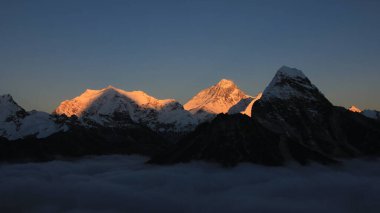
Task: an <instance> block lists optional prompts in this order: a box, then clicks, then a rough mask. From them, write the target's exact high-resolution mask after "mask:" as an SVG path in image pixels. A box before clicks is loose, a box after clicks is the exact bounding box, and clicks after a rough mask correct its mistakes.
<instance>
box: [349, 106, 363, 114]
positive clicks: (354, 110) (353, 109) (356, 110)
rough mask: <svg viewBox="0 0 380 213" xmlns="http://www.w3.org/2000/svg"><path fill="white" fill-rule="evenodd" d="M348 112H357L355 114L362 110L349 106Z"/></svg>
mask: <svg viewBox="0 0 380 213" xmlns="http://www.w3.org/2000/svg"><path fill="white" fill-rule="evenodd" d="M348 110H350V111H351V112H357V113H361V112H362V110H361V109H359V108H357V107H356V106H351V107H350V108H349V109H348Z"/></svg>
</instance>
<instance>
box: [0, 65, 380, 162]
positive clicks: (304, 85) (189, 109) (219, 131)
mask: <svg viewBox="0 0 380 213" xmlns="http://www.w3.org/2000/svg"><path fill="white" fill-rule="evenodd" d="M0 110H1V111H0V150H1V151H0V160H3V161H25V160H50V159H55V158H57V156H63V157H71V156H74V157H79V156H83V155H88V154H115V153H120V154H143V155H148V156H151V157H152V159H151V160H150V161H149V162H151V163H159V164H170V163H179V162H189V161H192V160H205V161H212V162H217V163H221V164H223V165H225V166H233V165H236V164H238V163H240V162H253V163H259V164H264V165H283V164H284V163H286V162H290V161H296V162H299V163H301V164H307V163H309V162H319V163H326V164H328V163H335V162H338V161H339V159H341V158H352V157H359V156H369V155H370V156H378V155H379V154H380V122H379V120H380V113H379V112H377V111H374V110H364V111H361V110H359V109H358V108H356V107H351V108H350V109H348V110H347V109H345V108H343V107H337V106H334V105H333V104H332V103H331V102H330V101H329V100H327V98H326V97H325V96H324V95H323V94H322V93H321V92H320V91H319V89H318V88H317V87H316V86H315V85H313V84H312V83H311V81H310V80H309V79H308V78H307V77H306V76H305V75H304V74H303V72H302V71H300V70H297V69H294V68H289V67H286V66H283V67H281V68H280V69H279V70H278V71H277V73H276V74H275V76H274V78H273V79H272V81H271V82H270V84H269V85H268V86H267V87H266V88H265V90H264V91H263V93H259V94H258V95H256V96H250V95H247V94H246V93H245V92H243V91H242V90H241V89H239V88H238V86H237V85H236V84H235V83H234V82H233V81H231V80H227V79H222V80H221V81H220V82H218V83H217V84H215V85H213V86H211V87H209V88H206V89H203V90H201V91H200V92H199V93H198V94H196V95H195V96H194V97H193V98H191V99H190V100H189V101H188V102H187V103H186V104H184V105H183V106H182V105H181V104H180V103H179V102H178V101H176V100H174V99H164V100H159V99H157V98H154V97H152V96H150V95H148V94H147V93H145V92H143V91H124V90H121V89H118V88H115V87H113V86H108V87H107V88H103V89H100V90H86V91H85V92H84V93H82V94H81V95H79V96H78V97H75V98H73V99H71V100H66V101H63V102H62V103H61V104H60V105H59V106H58V107H57V108H56V109H55V110H54V112H53V113H51V114H48V113H45V112H38V111H31V112H27V111H25V110H24V109H23V108H22V107H20V106H19V105H18V104H17V103H16V102H15V101H14V100H13V98H12V97H11V96H10V95H3V96H0Z"/></svg>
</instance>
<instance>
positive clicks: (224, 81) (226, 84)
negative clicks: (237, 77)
mask: <svg viewBox="0 0 380 213" xmlns="http://www.w3.org/2000/svg"><path fill="white" fill-rule="evenodd" d="M216 85H218V86H219V87H222V88H229V87H236V84H235V82H233V81H232V80H228V79H224V78H223V79H222V80H220V81H219V82H218V83H217V84H216Z"/></svg>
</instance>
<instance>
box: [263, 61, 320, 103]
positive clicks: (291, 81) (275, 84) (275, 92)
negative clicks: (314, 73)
mask: <svg viewBox="0 0 380 213" xmlns="http://www.w3.org/2000/svg"><path fill="white" fill-rule="evenodd" d="M316 94H320V92H319V90H318V88H317V87H316V86H314V85H313V84H312V83H311V82H310V80H309V79H308V78H307V77H306V76H305V75H304V74H303V72H302V71H301V70H298V69H295V68H290V67H287V66H282V67H281V68H280V69H279V70H278V71H277V73H276V75H275V76H274V78H273V79H272V81H271V82H270V83H269V85H268V86H267V88H266V89H265V90H264V92H263V97H262V100H270V99H283V100H287V99H292V98H302V99H309V100H312V99H315V95H316Z"/></svg>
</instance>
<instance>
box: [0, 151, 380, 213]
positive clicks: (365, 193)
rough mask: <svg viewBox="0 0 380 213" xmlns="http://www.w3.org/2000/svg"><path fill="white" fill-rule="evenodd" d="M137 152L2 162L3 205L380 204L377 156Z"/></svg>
mask: <svg viewBox="0 0 380 213" xmlns="http://www.w3.org/2000/svg"><path fill="white" fill-rule="evenodd" d="M146 160H147V159H146V158H144V157H139V156H102V157H89V158H86V159H82V160H76V161H52V162H47V163H27V164H2V165H0V212H133V213H137V212H165V213H170V212H197V213H198V212H265V213H271V212H291V213H297V212H302V213H303V212H307V213H313V212H316V213H321V212H323V213H327V212H334V213H339V212H342V213H343V212H344V213H350V212H352V213H354V212H358V213H378V212H380V162H379V161H365V160H354V161H347V162H345V163H344V166H335V167H324V166H321V165H312V166H308V167H301V166H296V165H290V166H287V167H264V166H258V165H252V164H242V165H240V166H238V167H235V168H227V169H226V168H222V167H219V166H218V165H214V164H207V163H200V162H195V163H190V164H179V165H175V166H155V165H145V164H144V161H146Z"/></svg>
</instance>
